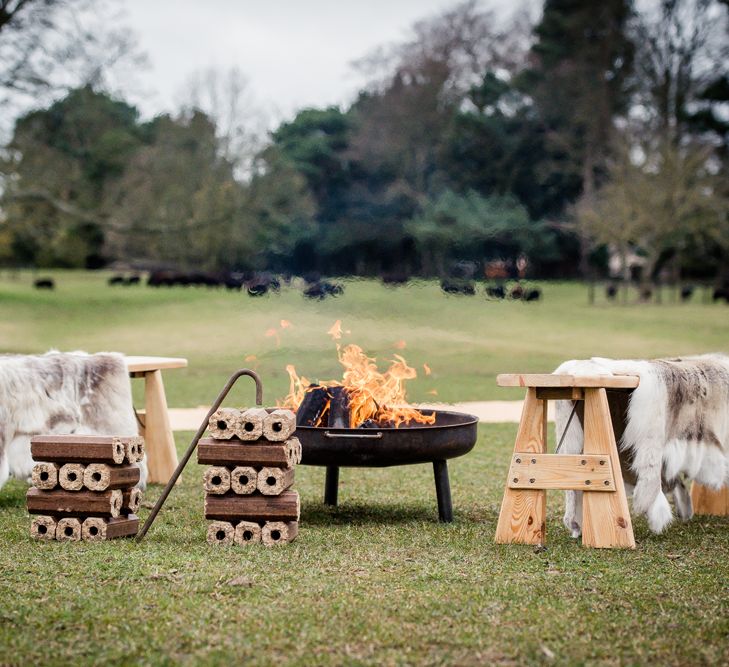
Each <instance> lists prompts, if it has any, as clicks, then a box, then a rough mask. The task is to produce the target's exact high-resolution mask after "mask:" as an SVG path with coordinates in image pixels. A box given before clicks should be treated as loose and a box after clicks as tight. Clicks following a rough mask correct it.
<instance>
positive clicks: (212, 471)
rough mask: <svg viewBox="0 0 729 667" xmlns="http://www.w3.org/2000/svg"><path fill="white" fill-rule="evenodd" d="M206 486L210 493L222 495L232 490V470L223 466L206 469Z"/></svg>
mask: <svg viewBox="0 0 729 667" xmlns="http://www.w3.org/2000/svg"><path fill="white" fill-rule="evenodd" d="M203 479H204V482H205V484H204V486H205V490H206V491H207V492H208V493H213V494H215V495H222V494H224V493H227V492H228V491H229V490H230V470H228V469H227V468H224V467H223V466H212V467H211V468H208V469H207V470H206V471H205V475H204V477H203Z"/></svg>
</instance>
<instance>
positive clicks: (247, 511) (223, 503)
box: [205, 491, 301, 521]
mask: <svg viewBox="0 0 729 667" xmlns="http://www.w3.org/2000/svg"><path fill="white" fill-rule="evenodd" d="M300 511H301V510H300V503H299V494H298V492H297V491H284V492H283V493H282V494H281V495H280V496H264V495H261V494H258V493H255V494H252V495H250V496H239V495H236V494H234V493H229V494H226V495H224V496H213V495H209V494H208V495H206V496H205V518H206V519H218V520H220V521H238V520H243V521H267V520H270V519H273V520H280V521H298V520H299V514H300Z"/></svg>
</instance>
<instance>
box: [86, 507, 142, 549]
mask: <svg viewBox="0 0 729 667" xmlns="http://www.w3.org/2000/svg"><path fill="white" fill-rule="evenodd" d="M138 531H139V518H138V517H137V516H135V515H134V514H130V515H129V516H125V517H119V518H118V519H104V518H102V517H99V516H90V517H88V518H87V519H86V520H85V521H84V522H83V524H81V539H83V540H86V541H87V542H103V541H104V540H113V539H114V538H117V537H133V536H134V535H136V534H137V532H138Z"/></svg>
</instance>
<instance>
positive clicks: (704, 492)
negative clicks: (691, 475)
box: [691, 482, 729, 516]
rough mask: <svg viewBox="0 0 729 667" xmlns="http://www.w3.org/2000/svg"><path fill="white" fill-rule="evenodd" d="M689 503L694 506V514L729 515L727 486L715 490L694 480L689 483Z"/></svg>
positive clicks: (728, 491) (728, 488)
mask: <svg viewBox="0 0 729 667" xmlns="http://www.w3.org/2000/svg"><path fill="white" fill-rule="evenodd" d="M691 504H692V505H693V507H694V514H699V515H701V514H708V515H711V516H729V486H724V487H722V488H721V489H719V490H718V491H715V490H714V489H711V488H709V487H708V486H704V485H703V484H697V483H696V482H694V483H693V484H692V485H691Z"/></svg>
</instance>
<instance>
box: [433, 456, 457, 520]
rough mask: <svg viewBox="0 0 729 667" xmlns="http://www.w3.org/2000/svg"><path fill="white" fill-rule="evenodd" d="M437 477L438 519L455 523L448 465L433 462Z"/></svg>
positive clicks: (434, 472) (443, 462) (441, 462)
mask: <svg viewBox="0 0 729 667" xmlns="http://www.w3.org/2000/svg"><path fill="white" fill-rule="evenodd" d="M433 475H434V476H435V495H436V497H437V498H438V519H440V520H441V521H443V522H444V523H451V522H452V521H453V504H452V503H451V483H450V481H448V463H447V462H446V461H433Z"/></svg>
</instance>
